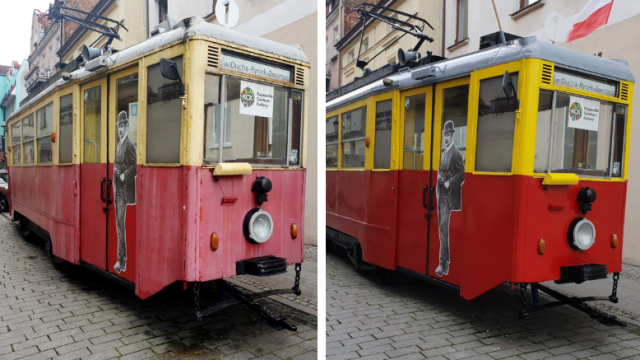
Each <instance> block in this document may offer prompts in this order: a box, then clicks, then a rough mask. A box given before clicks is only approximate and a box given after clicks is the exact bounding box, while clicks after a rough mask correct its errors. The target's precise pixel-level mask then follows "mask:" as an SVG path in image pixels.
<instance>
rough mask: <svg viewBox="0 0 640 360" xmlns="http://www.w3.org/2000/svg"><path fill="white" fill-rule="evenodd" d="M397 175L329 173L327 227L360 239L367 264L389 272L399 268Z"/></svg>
mask: <svg viewBox="0 0 640 360" xmlns="http://www.w3.org/2000/svg"><path fill="white" fill-rule="evenodd" d="M395 176H396V174H394V172H392V171H383V172H378V171H376V172H373V171H333V172H327V226H329V227H331V228H334V229H336V230H339V231H341V232H343V233H345V234H348V235H351V236H353V237H355V238H357V239H358V240H359V241H360V245H361V247H362V257H363V259H364V261H366V262H369V263H371V264H375V265H378V266H382V267H385V268H387V269H395V268H396V255H395V254H396V241H395V231H394V226H395V215H394V214H395V211H396V199H395V198H396V196H397V194H396V188H397V187H396V185H395V183H396V181H397V179H396V178H395ZM329 203H331V205H329Z"/></svg>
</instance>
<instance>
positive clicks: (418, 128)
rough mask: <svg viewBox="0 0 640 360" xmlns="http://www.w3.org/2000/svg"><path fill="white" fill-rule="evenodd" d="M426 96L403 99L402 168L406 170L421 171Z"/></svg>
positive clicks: (420, 95)
mask: <svg viewBox="0 0 640 360" xmlns="http://www.w3.org/2000/svg"><path fill="white" fill-rule="evenodd" d="M425 106H426V95H425V94H418V95H413V96H410V97H406V98H405V99H404V146H403V148H404V150H403V151H404V157H403V158H404V161H403V162H404V166H403V169H407V170H422V167H423V166H422V165H423V163H424V116H425V110H426V108H425Z"/></svg>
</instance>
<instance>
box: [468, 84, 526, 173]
mask: <svg viewBox="0 0 640 360" xmlns="http://www.w3.org/2000/svg"><path fill="white" fill-rule="evenodd" d="M511 79H513V85H514V86H515V88H516V89H517V88H518V73H512V74H511ZM516 107H517V106H516V99H508V98H507V97H506V95H505V94H504V90H502V76H498V77H494V78H490V79H484V80H480V100H479V104H478V135H477V142H476V165H475V170H476V171H491V172H511V161H512V159H513V137H514V131H515V127H516V110H517V109H516Z"/></svg>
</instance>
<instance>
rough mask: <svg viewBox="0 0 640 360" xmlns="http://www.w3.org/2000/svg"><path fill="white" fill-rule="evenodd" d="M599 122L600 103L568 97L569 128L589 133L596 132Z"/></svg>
mask: <svg viewBox="0 0 640 360" xmlns="http://www.w3.org/2000/svg"><path fill="white" fill-rule="evenodd" d="M599 120H600V102H599V101H597V100H589V99H585V98H581V97H577V96H570V97H569V124H568V125H567V126H568V127H570V128H574V129H582V130H589V131H598V121H599Z"/></svg>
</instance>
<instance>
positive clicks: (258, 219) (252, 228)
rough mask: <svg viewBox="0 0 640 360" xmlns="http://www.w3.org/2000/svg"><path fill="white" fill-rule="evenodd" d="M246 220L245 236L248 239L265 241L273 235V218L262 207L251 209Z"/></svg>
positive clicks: (257, 241) (258, 241)
mask: <svg viewBox="0 0 640 360" xmlns="http://www.w3.org/2000/svg"><path fill="white" fill-rule="evenodd" d="M245 219H247V220H248V221H246V222H245V224H246V225H245V237H247V240H249V241H252V242H256V243H259V244H261V243H263V242H266V241H267V240H269V238H270V237H271V235H273V219H272V218H271V215H269V213H268V212H266V211H264V210H262V209H253V210H251V211H249V213H248V214H247V216H246V218H245Z"/></svg>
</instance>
